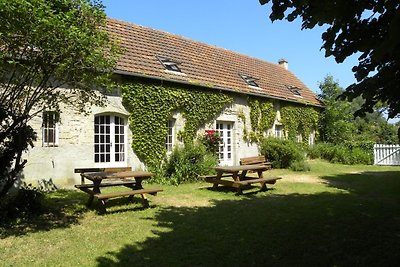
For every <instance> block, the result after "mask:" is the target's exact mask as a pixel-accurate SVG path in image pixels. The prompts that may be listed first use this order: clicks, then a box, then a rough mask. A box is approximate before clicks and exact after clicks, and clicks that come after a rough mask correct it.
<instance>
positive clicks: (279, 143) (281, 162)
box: [260, 137, 304, 168]
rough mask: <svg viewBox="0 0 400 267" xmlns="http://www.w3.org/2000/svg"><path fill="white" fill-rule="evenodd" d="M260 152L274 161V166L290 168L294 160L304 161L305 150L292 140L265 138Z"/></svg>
mask: <svg viewBox="0 0 400 267" xmlns="http://www.w3.org/2000/svg"><path fill="white" fill-rule="evenodd" d="M260 153H261V154H262V155H264V156H265V157H266V158H267V159H268V161H271V162H272V166H273V168H289V167H290V166H291V165H292V164H293V163H294V162H302V161H304V156H303V151H302V150H301V148H300V147H299V146H297V145H296V143H295V142H294V141H292V140H284V139H277V138H272V137H268V138H264V139H263V140H262V141H261V145H260ZM297 164H298V163H297Z"/></svg>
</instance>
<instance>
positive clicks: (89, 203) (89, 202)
mask: <svg viewBox="0 0 400 267" xmlns="http://www.w3.org/2000/svg"><path fill="white" fill-rule="evenodd" d="M93 198H94V196H93V195H89V199H88V202H87V203H86V205H87V206H88V207H90V206H92V203H93Z"/></svg>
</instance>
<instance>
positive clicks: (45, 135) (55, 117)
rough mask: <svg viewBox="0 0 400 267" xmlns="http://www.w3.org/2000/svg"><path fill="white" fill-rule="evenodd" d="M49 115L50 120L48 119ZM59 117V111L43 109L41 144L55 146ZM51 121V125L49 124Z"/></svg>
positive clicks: (57, 139)
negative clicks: (51, 139)
mask: <svg viewBox="0 0 400 267" xmlns="http://www.w3.org/2000/svg"><path fill="white" fill-rule="evenodd" d="M49 116H52V118H51V119H52V120H50V121H49V118H50V117H49ZM59 118H60V113H58V112H56V111H44V112H43V117H42V146H43V147H57V146H58V145H59ZM50 122H52V123H51V125H49V124H50ZM50 132H52V133H53V134H52V138H53V141H52V142H50V141H49V139H50V135H49V134H50Z"/></svg>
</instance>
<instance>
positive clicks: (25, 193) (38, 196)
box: [0, 184, 44, 219]
mask: <svg viewBox="0 0 400 267" xmlns="http://www.w3.org/2000/svg"><path fill="white" fill-rule="evenodd" d="M43 198H44V194H43V193H42V192H41V191H40V190H39V189H38V188H36V187H33V186H32V185H31V184H29V185H26V184H24V185H23V186H22V187H21V188H20V189H19V190H18V192H17V193H16V194H15V195H13V196H10V197H6V198H5V199H4V203H3V204H2V206H1V207H0V210H1V211H0V214H1V215H2V216H4V217H5V218H3V219H7V218H17V217H21V216H31V215H36V214H39V213H40V212H41V211H42V202H43Z"/></svg>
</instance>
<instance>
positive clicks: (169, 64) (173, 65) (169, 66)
mask: <svg viewBox="0 0 400 267" xmlns="http://www.w3.org/2000/svg"><path fill="white" fill-rule="evenodd" d="M157 58H158V60H159V61H160V62H161V64H162V65H163V66H164V68H165V69H166V70H169V71H175V72H182V71H181V69H180V68H179V67H178V65H179V64H181V63H180V62H177V61H174V60H171V59H170V58H167V57H161V56H157Z"/></svg>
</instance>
